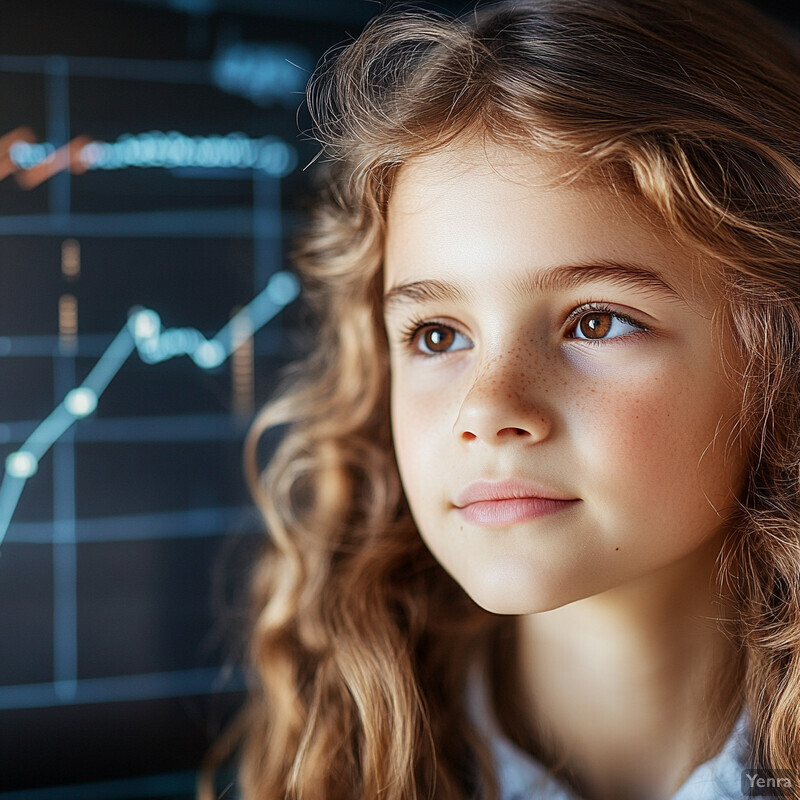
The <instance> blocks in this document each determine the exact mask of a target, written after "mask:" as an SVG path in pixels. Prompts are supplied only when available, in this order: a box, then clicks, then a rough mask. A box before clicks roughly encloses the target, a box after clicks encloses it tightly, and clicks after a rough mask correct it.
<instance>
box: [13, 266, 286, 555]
mask: <svg viewBox="0 0 800 800" xmlns="http://www.w3.org/2000/svg"><path fill="white" fill-rule="evenodd" d="M298 292H299V285H298V282H297V279H296V278H295V277H294V275H292V274H291V273H289V272H276V273H275V274H274V275H273V276H272V278H270V281H269V283H268V284H267V287H266V288H265V289H264V290H263V291H262V292H260V293H259V294H258V295H256V297H254V298H253V300H251V301H250V303H248V304H247V305H246V306H244V307H243V308H242V309H241V310H240V311H239V312H238V313H237V314H236V315H234V316H233V317H232V318H231V319H230V321H229V322H228V324H227V325H225V327H224V328H222V330H220V331H219V333H217V335H216V336H214V337H213V338H212V339H207V338H206V337H205V336H203V334H202V333H200V331H198V330H197V329H195V328H167V329H166V330H164V329H162V327H161V319H160V318H159V316H158V314H156V312H155V311H151V310H150V309H147V308H142V309H134V310H133V311H132V312H131V315H130V317H129V318H128V322H127V324H126V325H125V326H124V327H123V328H122V330H120V332H119V333H118V334H117V335H116V336H115V337H114V339H113V340H112V342H111V344H110V345H109V346H108V347H107V348H106V351H105V352H104V353H103V355H102V356H100V358H99V359H98V361H97V363H96V364H95V365H94V367H93V368H92V370H91V372H90V373H89V374H88V375H87V376H86V379H85V380H84V381H83V383H82V384H81V385H80V386H77V387H75V388H74V389H72V390H70V391H69V392H67V394H66V396H65V397H64V399H63V400H62V401H61V403H59V405H58V406H56V408H55V409H54V410H53V411H52V412H51V413H50V415H49V416H48V417H47V418H46V419H45V420H43V421H42V422H41V423H39V425H38V426H37V427H36V429H35V430H34V431H33V433H31V435H30V436H29V437H28V438H27V439H26V440H25V442H24V443H23V444H22V447H20V448H19V450H17V451H15V452H13V453H10V454H9V455H8V456H7V457H6V462H5V473H4V475H3V481H2V483H0V545H2V543H3V540H4V539H5V535H6V533H7V531H8V526H9V525H10V524H11V520H12V518H13V516H14V512H15V511H16V508H17V504H18V502H19V498H20V495H21V494H22V490H23V488H24V487H25V483H26V482H27V481H28V479H29V478H31V477H33V476H34V475H35V474H36V471H37V470H38V468H39V462H40V461H41V459H42V457H43V456H44V454H45V453H46V452H47V451H48V450H49V449H50V448H51V447H52V446H53V444H55V442H57V441H58V440H59V439H60V438H61V436H63V435H64V433H65V432H66V431H67V430H68V429H69V428H70V427H71V426H72V425H73V424H74V423H75V422H76V421H77V420H79V419H82V418H83V417H86V416H88V415H89V414H91V413H92V412H93V411H94V410H95V408H97V403H98V400H99V399H100V396H101V395H102V394H103V392H104V391H105V390H106V387H107V386H108V385H109V383H111V381H112V380H113V379H114V376H115V375H116V374H117V373H118V372H119V370H120V369H121V368H122V365H123V364H124V363H125V362H126V361H127V360H128V357H129V356H130V355H131V353H133V351H134V350H136V351H137V353H138V355H139V358H141V359H142V361H144V362H145V363H146V364H157V363H159V362H161V361H166V360H167V359H169V358H174V357H175V356H181V355H187V356H189V357H190V358H191V359H192V361H194V363H195V364H197V366H198V367H201V368H203V369H212V368H213V367H217V366H219V365H220V364H222V363H223V362H224V361H225V360H226V359H227V358H228V357H229V356H230V355H231V353H233V352H234V351H235V350H236V348H237V347H239V345H241V344H242V343H243V342H244V341H245V340H247V339H248V338H249V337H250V336H252V335H253V334H254V333H255V332H256V331H258V330H260V329H261V328H263V327H264V325H266V324H267V323H268V322H269V321H270V320H271V319H272V318H273V317H274V316H275V315H276V314H277V313H278V312H279V311H280V310H281V309H283V308H284V307H285V306H286V305H288V304H289V303H290V302H292V300H294V299H295V298H296V297H297V294H298Z"/></svg>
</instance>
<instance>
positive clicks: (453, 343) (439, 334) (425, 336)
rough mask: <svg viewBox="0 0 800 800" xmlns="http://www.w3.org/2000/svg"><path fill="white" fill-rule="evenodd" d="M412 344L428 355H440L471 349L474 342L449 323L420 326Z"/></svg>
mask: <svg viewBox="0 0 800 800" xmlns="http://www.w3.org/2000/svg"><path fill="white" fill-rule="evenodd" d="M411 341H412V345H413V347H414V349H415V350H417V351H418V352H421V353H423V354H426V355H439V354H442V353H450V352H454V351H457V350H469V349H470V348H471V347H472V342H471V341H470V340H469V338H468V337H467V336H465V335H464V334H463V333H460V332H459V331H457V330H456V329H455V328H451V327H450V326H449V325H439V324H430V325H423V326H422V327H420V328H418V329H417V331H416V333H415V334H414V337H413V339H412V340H411Z"/></svg>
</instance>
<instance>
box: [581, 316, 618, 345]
mask: <svg viewBox="0 0 800 800" xmlns="http://www.w3.org/2000/svg"><path fill="white" fill-rule="evenodd" d="M611 321H612V315H611V314H608V313H606V312H593V313H591V314H586V315H585V316H583V317H581V321H580V322H579V323H578V329H579V330H580V332H581V334H582V335H583V336H584V337H585V338H586V339H602V338H603V337H604V336H606V334H607V333H608V332H609V331H610V330H611Z"/></svg>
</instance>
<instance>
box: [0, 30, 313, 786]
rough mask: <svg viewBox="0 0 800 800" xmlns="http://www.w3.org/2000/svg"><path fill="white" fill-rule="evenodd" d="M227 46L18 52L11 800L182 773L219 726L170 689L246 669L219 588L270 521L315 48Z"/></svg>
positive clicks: (240, 682) (6, 276) (6, 599)
mask: <svg viewBox="0 0 800 800" xmlns="http://www.w3.org/2000/svg"><path fill="white" fill-rule="evenodd" d="M218 56H219V57H218V58H217V59H216V60H214V61H206V62H202V61H197V62H189V61H185V60H184V61H174V62H166V61H152V60H151V61H148V60H145V59H139V60H137V59H117V58H86V57H78V56H75V57H66V56H47V57H38V56H0V91H3V92H4V93H5V97H6V103H5V107H6V109H7V110H8V112H9V113H8V114H7V117H6V120H7V122H8V124H7V125H6V127H5V129H4V131H0V241H2V242H3V244H4V248H3V251H2V254H1V255H0V258H2V260H3V263H2V269H0V385H2V386H3V387H4V391H3V392H2V394H0V467H1V468H2V471H1V473H0V474H1V475H2V478H1V480H0V640H2V641H3V643H4V658H3V659H2V660H0V712H2V713H3V714H4V715H5V719H6V720H8V724H7V725H6V726H4V730H7V731H8V733H7V734H4V733H0V738H3V737H7V738H3V741H2V742H0V752H2V753H3V755H2V756H0V762H2V763H0V797H5V796H6V794H5V793H4V791H7V790H10V789H17V788H19V787H25V786H31V785H36V784H34V783H33V782H34V781H35V780H43V781H44V782H45V783H50V784H53V785H56V784H57V783H59V782H70V781H71V782H74V781H75V780H77V778H78V776H84V775H85V776H86V778H85V779H89V778H92V779H98V778H99V777H101V773H98V771H97V766H96V764H97V761H98V759H99V760H100V761H101V762H103V763H105V764H107V765H108V766H107V767H106V769H107V775H108V776H109V777H117V776H119V775H128V774H129V773H130V774H131V775H132V776H134V777H135V775H136V774H144V773H142V770H147V769H150V770H152V769H154V766H153V765H154V764H157V763H158V760H159V759H162V760H163V764H164V766H163V768H162V770H161V771H162V772H163V773H164V775H163V776H162V778H158V780H156V778H155V777H154V778H153V780H155V781H156V783H155V784H153V785H158V786H160V787H161V789H156V790H153V791H156V794H158V792H159V791H166V789H165V788H164V787H167V786H168V785H171V784H170V781H172V784H174V783H175V781H176V780H178V782H179V783H180V782H181V781H183V783H182V784H181V785H183V784H185V783H186V779H187V776H189V777H191V775H190V773H185V772H182V771H180V767H181V764H189V763H192V762H191V761H190V760H189V755H188V754H189V753H190V752H195V753H196V752H197V749H198V747H199V745H198V744H197V742H196V737H195V739H192V736H193V734H192V733H191V726H190V724H189V723H187V722H186V720H185V719H184V721H182V722H181V721H180V719H179V715H177V714H176V708H177V709H178V710H179V711H180V710H181V708H186V706H183V707H181V706H175V705H174V704H173V705H164V704H169V703H170V702H173V701H174V700H176V699H178V700H179V699H180V698H201V697H208V698H213V697H214V696H218V695H225V694H232V693H233V694H235V693H237V692H241V690H242V689H243V687H244V678H243V676H242V674H241V673H240V672H238V671H237V670H236V669H231V668H230V667H229V666H228V661H227V659H226V657H225V652H226V651H225V646H224V642H222V641H221V637H220V636H218V635H217V633H216V627H215V626H216V622H215V615H214V614H215V612H214V609H213V608H212V602H211V599H210V598H212V596H213V593H214V580H215V577H214V576H215V570H216V569H217V564H218V562H219V560H220V557H221V554H222V555H224V554H225V553H226V552H227V551H226V548H227V547H228V544H226V543H227V542H229V540H231V539H234V540H236V541H238V540H247V539H248V537H250V538H252V537H261V536H262V532H261V528H260V523H259V521H258V516H257V514H256V513H255V512H254V510H253V508H252V504H251V502H250V500H249V498H248V496H247V492H246V489H245V486H244V480H243V476H242V470H241V465H240V458H241V449H242V442H243V437H244V435H245V433H246V430H247V427H248V424H249V422H250V420H251V419H252V416H253V414H254V412H255V410H256V409H257V407H258V405H259V403H260V402H262V401H263V400H264V399H265V398H266V397H267V396H268V395H269V393H270V391H271V389H272V388H273V387H274V383H275V376H276V375H277V373H278V370H279V369H280V368H281V367H282V366H283V365H284V364H285V363H287V362H288V361H289V360H290V358H291V356H292V352H293V351H292V347H293V346H292V343H291V333H292V330H291V326H290V323H287V321H286V319H285V310H286V309H290V310H291V306H292V303H293V301H294V300H295V298H296V297H297V294H298V284H297V280H296V279H295V278H294V276H293V275H292V274H291V272H290V271H287V269H286V266H285V264H284V252H283V240H284V238H285V237H286V235H287V227H288V226H289V225H290V223H291V220H290V219H288V218H287V215H286V212H285V210H284V207H283V201H284V199H285V196H286V195H285V193H286V192H287V191H292V181H293V180H294V176H295V175H296V173H297V172H298V169H297V167H298V163H299V157H298V152H297V150H296V147H295V145H293V144H290V143H289V137H290V135H291V131H292V129H293V128H294V127H295V125H296V122H295V120H294V112H293V109H292V103H293V102H294V100H295V98H294V97H292V98H291V100H292V103H289V102H287V96H288V95H292V94H296V93H297V91H298V89H299V88H302V85H303V82H304V80H305V77H306V76H305V73H304V72H303V71H302V69H301V68H298V67H297V64H298V63H301V64H302V62H303V59H306V61H307V60H308V54H307V53H306V52H305V51H304V50H303V49H302V48H301V47H300V46H292V48H287V47H286V46H285V45H281V44H278V45H275V46H269V45H264V44H261V45H258V47H249V48H248V47H246V46H244V45H231V46H227V47H225V48H220V50H219V54H218ZM288 57H291V59H292V61H293V63H294V66H292V67H288V66H287V58H288ZM258 59H260V61H259V60H258ZM254 64H256V66H258V65H260V67H263V66H264V64H266V65H267V67H268V70H267V72H268V74H269V75H271V76H272V77H271V78H270V79H269V80H265V73H263V72H259V71H258V70H257V69H256V68H255V67H254ZM270 64H271V66H270ZM270 70H271V71H270ZM248 76H249V77H248ZM254 109H255V111H254ZM3 124H4V125H5V122H4V123H3ZM287 185H288V189H287ZM235 546H238V545H235ZM187 702H188V700H187ZM193 702H199V701H193ZM209 702H210V701H209ZM159 704H161V705H159ZM112 706H113V707H114V708H115V709H116V710H115V711H114V713H113V714H112V715H111V716H110V717H109V715H108V714H106V715H105V717H103V716H102V715H101V716H98V714H100V711H99V710H100V709H102V708H105V707H109V708H110V707H112ZM162 707H163V709H164V710H163V711H162V710H160V709H162ZM136 708H140V709H143V710H142V711H135V709H136ZM93 709H98V711H97V714H96V713H95V711H94V710H93ZM144 709H147V712H146V713H145V711H144ZM42 715H44V716H42ZM153 715H155V716H156V717H157V718H159V719H162V720H163V725H162V730H165V731H166V730H170V731H172V732H171V733H170V734H169V736H170V741H171V745H170V747H171V748H172V749H173V750H175V752H174V753H173V754H172V755H170V756H169V758H167V755H163V756H162V753H164V752H165V748H164V747H163V746H160V745H159V744H158V740H157V737H156V738H155V739H154V738H153V736H152V725H153V723H152V719H153ZM159 715H160V716H159ZM184 716H185V713H184ZM101 718H102V719H105V718H108V719H117V718H118V719H119V724H118V726H117V727H115V728H114V729H113V730H114V733H113V736H107V737H103V735H102V733H101V732H98V733H92V731H91V728H92V726H93V725H94V726H97V723H96V720H97V719H101ZM86 719H90V720H92V723H91V724H88V725H87V724H86V722H85V720H86ZM27 720H36V722H35V723H33V722H30V723H29V722H27ZM42 720H45V722H42ZM79 720H84V721H79ZM15 721H16V722H15ZM109 724H110V723H109ZM181 726H182V727H181ZM28 727H29V728H30V730H29V731H28ZM173 728H174V730H173ZM64 730H69V731H73V733H72V734H71V735H69V736H67V737H64V736H63V735H62V734H60V733H59V731H64ZM26 736H28V739H26ZM86 737H90V738H89V741H90V743H89V744H87V740H86ZM92 737H93V738H92ZM181 737H183V739H185V740H186V742H187V744H185V745H181V744H180V742H181ZM104 738H105V739H108V742H106V741H104ZM148 740H153V742H152V745H150V744H149V741H148ZM192 741H194V742H195V743H194V744H192V743H191V742H192ZM34 742H35V744H33V743H34ZM112 742H113V744H112ZM148 747H149V748H150V749H149V750H148ZM181 747H183V748H184V750H183V751H182V750H181V749H180V748H181ZM192 747H193V748H194V751H192V750H191V748H192ZM166 752H167V753H168V752H169V748H167V749H166ZM181 752H185V753H186V755H183V756H181V755H180V753H181ZM47 753H53V754H54V753H58V756H57V758H58V759H59V761H58V768H57V769H56V767H52V775H49V774H48V773H47V771H46V769H45V771H44V772H43V771H42V764H43V763H44V764H46V765H47V764H49V758H50V757H49V756H48V755H47ZM123 754H126V755H123ZM53 757H54V758H55V756H53ZM181 758H183V761H181V760H180V759H181ZM82 759H83V761H84V763H85V765H84V766H81V764H82ZM114 759H117V760H118V763H116V764H115V763H114ZM135 759H140V762H141V763H140V765H139V766H136V767H131V764H134V763H139V762H135ZM170 759H171V760H170ZM126 762H127V763H126ZM28 763H29V766H27V767H26V764H28ZM68 763H69V765H70V766H69V770H71V771H66V772H65V771H64V770H66V769H67V767H65V765H66V764H68ZM37 764H38V766H37ZM26 769H27V772H26ZM81 769H82V770H83V771H82V772H81V771H80V770H81ZM176 770H178V771H176ZM64 776H67V777H64ZM70 776H71V777H70ZM170 776H172V777H170ZM176 776H177V778H176ZM131 780H133V777H132V778H131ZM139 780H141V779H139ZM148 780H150V779H149V778H148ZM159 781H161V782H160V783H159ZM151 783H152V781H151ZM127 785H128V784H126V786H127ZM137 785H138V784H137ZM143 785H144V784H143ZM147 785H148V786H149V785H150V784H149V783H148V784H147ZM130 786H134V783H130ZM54 791H55V789H54ZM59 791H62V792H63V790H59ZM98 791H99V790H98ZM103 791H105V789H104V790H103ZM108 791H112V789H108ZM113 791H115V792H116V791H118V789H114V790H113ZM125 791H127V789H126V790H125ZM131 791H133V790H132V789H131ZM8 796H9V797H11V796H12V794H8ZM60 796H62V795H60ZM63 796H66V795H63ZM76 796H77V795H76ZM126 796H127V795H126Z"/></svg>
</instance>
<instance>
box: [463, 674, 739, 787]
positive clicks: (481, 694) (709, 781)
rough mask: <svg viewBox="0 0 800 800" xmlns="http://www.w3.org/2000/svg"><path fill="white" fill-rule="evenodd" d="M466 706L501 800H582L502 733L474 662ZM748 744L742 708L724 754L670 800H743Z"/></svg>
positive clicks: (702, 767)
mask: <svg viewBox="0 0 800 800" xmlns="http://www.w3.org/2000/svg"><path fill="white" fill-rule="evenodd" d="M467 707H468V710H469V715H470V718H471V719H472V721H473V722H474V724H475V725H476V727H477V728H478V730H479V731H481V732H482V733H483V734H484V736H485V737H486V740H487V742H488V744H489V746H490V748H491V751H492V753H493V756H494V762H495V768H496V770H497V778H498V782H499V785H500V798H501V800H582V798H580V797H578V796H577V795H576V794H575V793H574V792H573V791H572V790H571V789H570V788H568V787H567V786H565V785H564V784H563V783H562V782H561V781H560V780H558V778H556V777H554V776H553V775H551V774H550V773H549V772H548V771H547V769H546V768H545V767H544V765H543V764H541V763H539V762H538V761H536V759H534V758H533V757H532V756H531V755H529V754H528V753H526V752H525V751H524V750H522V749H521V748H519V747H518V746H517V745H515V744H514V743H513V742H512V741H511V740H510V739H508V738H507V737H506V736H505V734H504V733H503V732H502V731H501V730H500V726H499V724H498V722H497V718H496V717H495V715H494V712H493V711H492V708H491V704H490V701H489V692H488V684H487V682H486V678H485V673H484V671H483V669H482V667H481V665H480V664H479V663H478V662H477V661H476V662H475V663H474V664H473V665H472V667H471V669H470V674H469V681H468V692H467ZM751 740H752V726H751V719H750V714H749V711H748V709H747V707H744V708H743V709H742V711H741V713H740V714H739V717H738V719H737V720H736V723H735V724H734V726H733V729H732V730H731V733H730V735H729V736H728V738H727V740H726V741H725V744H724V745H723V746H722V749H721V750H720V751H719V752H718V753H717V754H716V755H715V756H713V757H712V758H710V759H709V760H708V761H706V762H704V763H703V764H700V765H699V766H698V767H697V768H696V769H695V770H694V771H693V772H692V773H691V774H690V775H689V777H688V778H687V779H686V781H684V783H683V785H682V786H681V787H680V789H678V791H677V792H676V793H675V794H674V795H673V796H672V798H671V800H741V797H742V792H741V782H742V774H743V771H744V770H746V769H747V768H748V765H749V760H750V751H751Z"/></svg>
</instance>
